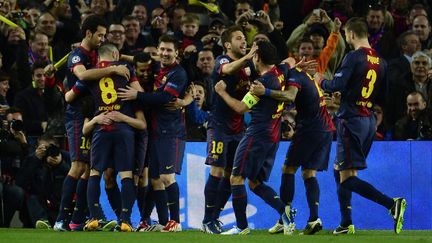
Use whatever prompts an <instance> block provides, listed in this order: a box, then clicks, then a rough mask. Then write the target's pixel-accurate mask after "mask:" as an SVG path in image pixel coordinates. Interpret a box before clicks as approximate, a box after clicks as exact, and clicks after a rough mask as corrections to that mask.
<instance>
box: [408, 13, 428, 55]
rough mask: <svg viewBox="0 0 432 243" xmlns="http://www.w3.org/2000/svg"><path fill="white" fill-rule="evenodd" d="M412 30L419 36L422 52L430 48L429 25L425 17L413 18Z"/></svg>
mask: <svg viewBox="0 0 432 243" xmlns="http://www.w3.org/2000/svg"><path fill="white" fill-rule="evenodd" d="M412 30H413V31H414V32H415V33H416V34H417V35H418V36H419V38H420V42H421V45H422V50H424V49H431V48H432V35H431V25H430V22H429V19H428V18H427V16H424V15H418V16H417V17H415V18H414V20H413V24H412Z"/></svg>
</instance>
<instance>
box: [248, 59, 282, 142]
mask: <svg viewBox="0 0 432 243" xmlns="http://www.w3.org/2000/svg"><path fill="white" fill-rule="evenodd" d="M285 78H286V70H283V69H281V68H278V66H274V67H273V68H272V69H271V70H269V71H268V72H266V73H265V74H264V75H262V76H261V77H259V78H258V79H257V80H258V81H260V82H261V83H262V84H263V85H264V86H265V87H266V88H268V89H272V90H284V89H285ZM283 109H284V102H280V101H277V100H275V99H273V98H270V97H267V96H261V97H260V100H259V102H258V103H257V104H256V105H255V106H254V107H252V110H251V112H250V114H251V121H250V124H249V127H248V128H247V130H246V135H251V136H254V137H257V138H259V139H260V140H261V141H265V142H274V143H275V142H278V141H279V139H280V120H281V119H280V118H281V116H282V111H283Z"/></svg>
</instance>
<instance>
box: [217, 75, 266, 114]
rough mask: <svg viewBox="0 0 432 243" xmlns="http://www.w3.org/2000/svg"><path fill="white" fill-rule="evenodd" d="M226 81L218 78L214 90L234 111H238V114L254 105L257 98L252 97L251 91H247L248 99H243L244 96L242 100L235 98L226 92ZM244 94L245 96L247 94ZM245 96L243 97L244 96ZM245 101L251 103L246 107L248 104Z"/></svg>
mask: <svg viewBox="0 0 432 243" xmlns="http://www.w3.org/2000/svg"><path fill="white" fill-rule="evenodd" d="M225 89H226V83H225V82H224V81H223V80H220V81H219V82H217V84H216V85H215V91H216V93H217V94H219V95H220V96H221V97H222V99H223V100H224V101H225V103H227V105H228V106H229V107H230V108H231V109H233V110H234V111H235V112H237V113H239V114H243V113H245V112H246V111H248V110H249V109H250V108H252V106H253V105H255V104H256V103H257V102H258V100H259V98H258V97H256V98H253V95H252V94H251V93H248V94H249V95H250V97H249V100H245V98H243V100H242V101H240V100H237V99H235V98H233V97H231V96H230V95H229V94H228V93H227V92H226V90H225ZM248 94H246V96H247V95H248ZM246 96H245V97H246ZM245 102H247V103H248V104H249V103H250V104H252V103H253V105H251V106H250V107H248V105H247V104H246V103H245Z"/></svg>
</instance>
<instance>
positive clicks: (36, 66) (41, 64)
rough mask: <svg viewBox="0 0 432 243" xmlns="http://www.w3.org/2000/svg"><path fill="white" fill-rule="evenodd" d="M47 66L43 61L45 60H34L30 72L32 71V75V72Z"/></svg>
mask: <svg viewBox="0 0 432 243" xmlns="http://www.w3.org/2000/svg"><path fill="white" fill-rule="evenodd" d="M47 65H48V62H47V61H45V60H36V61H35V62H34V63H33V66H32V69H31V71H32V73H34V71H35V70H36V69H40V68H42V69H44V68H45V67H46V66H47Z"/></svg>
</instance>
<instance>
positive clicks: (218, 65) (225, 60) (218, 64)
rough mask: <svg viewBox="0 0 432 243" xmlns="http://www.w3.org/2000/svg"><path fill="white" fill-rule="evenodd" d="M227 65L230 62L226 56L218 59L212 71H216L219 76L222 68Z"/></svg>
mask: <svg viewBox="0 0 432 243" xmlns="http://www.w3.org/2000/svg"><path fill="white" fill-rule="evenodd" d="M227 63H230V60H229V59H228V57H227V56H220V57H218V58H217V59H216V61H215V67H214V68H215V69H214V70H216V72H217V73H218V74H219V75H222V67H223V66H224V65H225V64H227Z"/></svg>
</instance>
